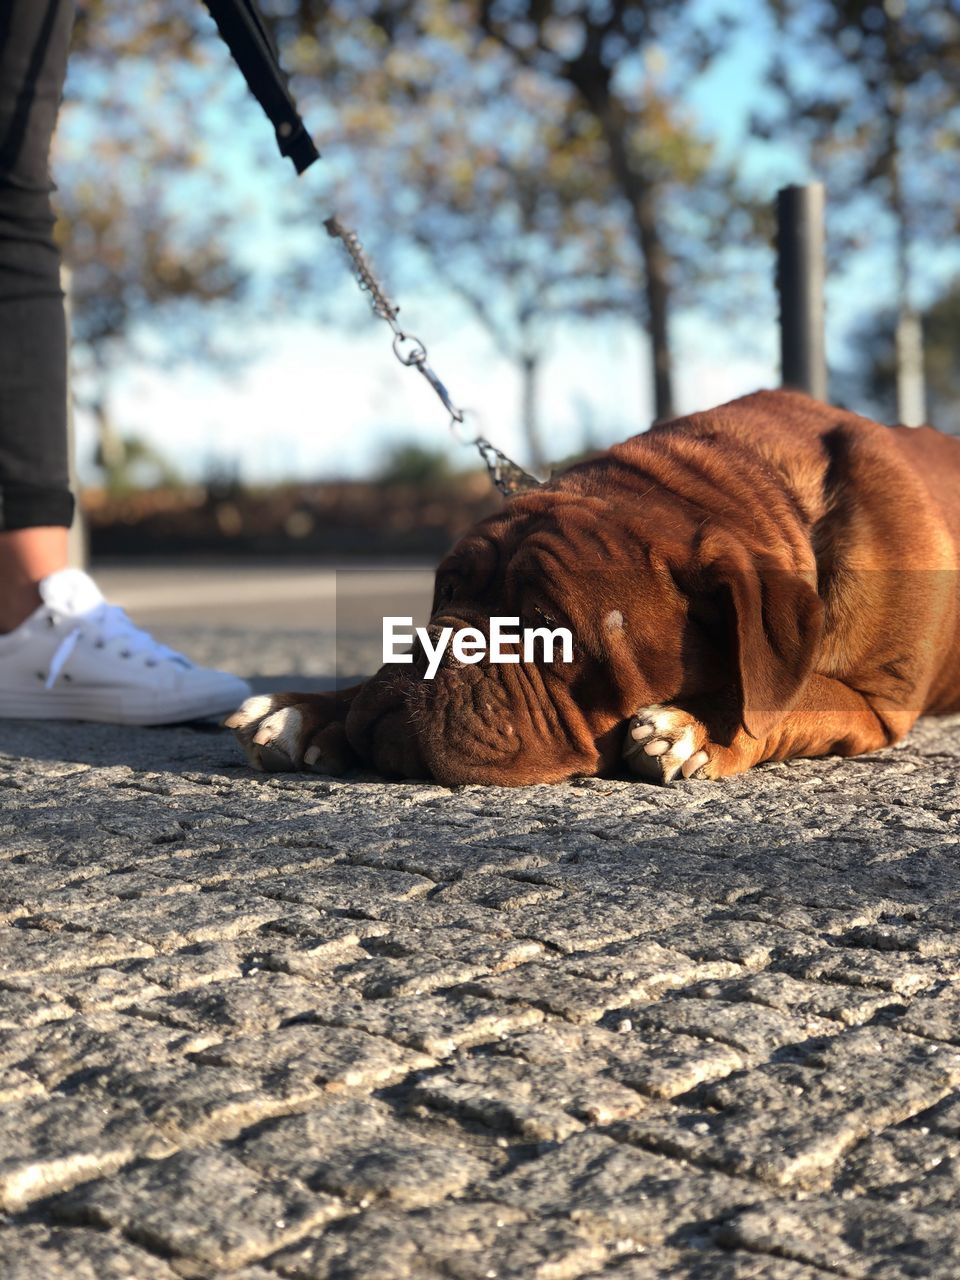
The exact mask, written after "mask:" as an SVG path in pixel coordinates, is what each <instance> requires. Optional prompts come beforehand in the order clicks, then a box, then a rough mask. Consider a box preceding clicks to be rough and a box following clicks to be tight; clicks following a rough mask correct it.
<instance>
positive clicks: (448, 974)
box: [330, 951, 536, 1000]
mask: <svg viewBox="0 0 960 1280" xmlns="http://www.w3.org/2000/svg"><path fill="white" fill-rule="evenodd" d="M533 954H536V952H535V951H534V952H533ZM487 972H488V970H487V966H486V965H484V964H478V963H476V962H470V961H464V960H457V959H455V958H453V957H443V958H440V957H434V956H432V955H430V954H429V953H427V954H421V955H419V956H404V957H403V958H399V957H394V956H371V955H369V954H366V953H364V954H362V955H361V956H360V957H358V958H357V959H356V960H354V961H352V962H351V963H347V964H344V965H341V966H338V968H337V969H335V970H334V971H333V972H332V973H331V975H330V976H331V978H332V980H333V981H334V982H336V983H337V984H338V985H342V986H343V987H345V988H349V989H350V990H351V991H352V992H353V993H354V994H355V995H356V996H357V997H358V998H368V999H371V1000H382V999H386V998H388V997H390V996H420V995H426V994H428V993H429V992H431V991H440V990H442V989H443V988H444V987H453V986H457V985H458V984H461V983H464V982H468V981H469V980H470V979H472V978H476V977H481V976H484V975H486V973H487Z"/></svg>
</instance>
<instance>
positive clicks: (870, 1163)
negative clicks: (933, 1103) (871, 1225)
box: [833, 1117, 960, 1215]
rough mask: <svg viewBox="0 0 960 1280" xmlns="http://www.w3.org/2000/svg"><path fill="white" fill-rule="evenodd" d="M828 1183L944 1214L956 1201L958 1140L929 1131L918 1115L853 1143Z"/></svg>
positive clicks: (847, 1194) (848, 1194) (959, 1193)
mask: <svg viewBox="0 0 960 1280" xmlns="http://www.w3.org/2000/svg"><path fill="white" fill-rule="evenodd" d="M833 1189H834V1191H836V1192H838V1193H839V1194H840V1195H842V1196H843V1197H844V1198H852V1197H854V1196H862V1195H868V1196H870V1197H873V1198H879V1199H883V1200H888V1201H890V1202H892V1203H894V1204H898V1205H901V1206H903V1207H904V1208H906V1209H921V1210H923V1211H924V1212H927V1213H930V1212H937V1211H941V1212H943V1213H945V1214H947V1215H949V1214H950V1213H954V1212H956V1210H957V1208H958V1206H960V1140H958V1139H956V1138H948V1137H944V1136H943V1135H941V1134H937V1133H931V1132H930V1130H929V1128H928V1127H927V1126H926V1125H924V1124H922V1117H920V1118H918V1119H917V1120H915V1121H913V1122H911V1123H910V1124H908V1125H903V1126H899V1127H897V1128H893V1129H887V1130H885V1131H884V1132H883V1133H878V1134H876V1135H875V1136H873V1137H870V1138H867V1139H866V1140H865V1141H864V1142H861V1143H859V1144H858V1145H857V1146H856V1147H855V1148H854V1149H853V1151H852V1152H851V1153H850V1154H849V1155H848V1156H847V1158H846V1159H845V1160H844V1161H843V1163H842V1165H841V1166H840V1167H839V1169H838V1171H837V1174H836V1177H835V1178H834V1181H833Z"/></svg>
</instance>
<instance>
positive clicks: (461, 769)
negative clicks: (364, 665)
mask: <svg viewBox="0 0 960 1280" xmlns="http://www.w3.org/2000/svg"><path fill="white" fill-rule="evenodd" d="M585 477H586V478H585ZM589 477H590V470H589V468H588V469H587V471H586V473H584V472H579V471H575V472H571V473H568V474H567V476H564V477H561V478H560V479H559V480H556V481H554V482H553V483H552V484H551V485H550V486H546V487H544V488H543V489H541V490H537V491H536V492H532V493H529V494H524V495H522V496H520V497H517V498H514V499H512V500H511V501H510V502H509V503H508V504H507V506H506V507H505V509H504V510H503V511H501V512H500V513H498V514H497V515H495V516H491V517H489V518H488V519H487V520H485V521H483V522H482V523H481V524H479V525H478V526H476V528H475V529H473V530H472V531H471V532H470V533H469V534H467V535H466V536H465V537H464V538H463V539H462V540H461V541H460V543H458V545H457V546H456V547H455V548H454V549H453V551H452V552H451V553H450V554H449V555H448V556H447V558H446V559H445V560H444V561H443V563H442V564H441V565H440V567H439V569H438V570H437V575H436V586H435V593H434V600H433V610H432V617H431V622H430V634H431V636H439V635H440V633H441V632H442V631H443V629H444V628H451V629H452V630H453V631H454V632H456V631H459V630H461V629H463V628H467V627H470V628H475V629H477V630H478V631H480V632H481V633H482V634H483V635H484V636H487V637H488V636H489V631H490V619H491V617H506V618H517V619H519V628H520V629H530V630H536V629H540V630H541V631H547V632H552V631H555V630H556V629H558V628H561V629H566V630H568V631H569V632H570V634H571V636H572V641H573V644H572V652H570V653H569V654H568V655H566V656H567V658H568V660H566V661H564V660H562V655H561V652H560V646H559V644H558V645H556V646H555V650H554V659H555V660H554V661H552V662H547V661H544V660H543V649H542V646H538V648H537V656H536V659H535V660H532V661H522V660H521V661H517V662H501V663H496V662H491V661H490V660H489V655H488V656H487V657H485V658H483V659H482V660H481V661H480V662H471V663H464V662H461V661H459V660H458V659H457V658H456V657H455V656H454V655H453V653H452V649H451V647H449V646H448V647H447V649H446V652H445V656H444V659H443V661H442V663H441V664H440V666H439V668H438V669H437V670H436V672H435V675H434V677H433V678H432V679H427V678H425V672H426V666H427V662H426V655H425V654H424V653H423V651H422V648H421V649H420V651H419V652H417V651H416V650H415V654H414V658H415V660H414V663H413V664H411V665H400V664H394V665H391V666H387V667H384V668H382V669H381V671H380V672H379V673H378V675H377V676H376V677H375V678H374V679H373V680H372V681H370V682H369V683H368V684H367V685H366V687H365V688H364V690H363V692H362V693H361V694H360V695H359V696H358V697H357V699H356V700H355V702H354V704H353V706H352V708H351V712H350V715H349V718H348V721H347V732H348V735H349V737H350V740H351V743H352V745H353V746H354V748H355V750H357V751H358V752H359V754H360V755H361V756H363V757H364V758H365V759H367V760H369V762H370V763H371V764H372V765H373V766H374V767H375V768H377V769H378V770H380V771H382V772H386V773H392V774H400V775H401V776H407V777H416V776H431V777H434V778H436V779H437V780H438V781H441V782H444V783H448V784H454V783H467V782H479V783H489V784H498V785H514V786H515V785H522V784H525V783H530V782H551V781H559V780H561V779H563V778H568V777H571V776H573V775H577V774H596V773H602V772H611V771H612V770H613V769H615V768H616V766H617V763H618V761H619V758H620V751H621V747H622V742H623V734H624V728H625V723H626V721H627V719H628V718H629V717H630V716H631V715H632V714H633V713H634V712H635V711H636V710H637V708H638V707H641V706H646V705H649V704H651V703H658V702H660V703H664V702H676V701H684V702H694V703H696V701H697V700H698V699H699V700H703V699H710V700H711V703H712V705H713V706H714V708H715V709H717V710H718V713H719V715H720V718H721V719H722V720H725V721H726V729H727V732H728V733H729V734H730V735H731V736H732V734H733V733H734V732H735V731H736V729H737V728H738V727H739V726H740V725H741V724H742V725H743V726H745V728H746V729H747V731H748V732H750V733H752V734H754V735H755V736H758V737H759V736H764V735H765V734H766V733H767V732H768V731H769V728H770V727H771V725H772V724H773V723H774V722H775V721H776V720H777V719H778V718H779V717H780V716H781V715H782V714H783V713H784V711H785V710H786V709H787V707H788V706H789V705H790V703H791V701H792V700H793V699H794V698H795V696H796V694H797V692H798V690H799V688H800V686H801V684H802V682H803V680H804V679H805V678H806V676H807V675H808V674H809V671H810V669H811V665H812V662H813V657H814V654H815V650H816V640H817V636H818V633H819V626H820V602H819V599H818V597H817V595H816V592H815V591H814V590H813V588H812V587H811V585H810V583H809V581H808V580H807V579H806V578H805V577H804V576H802V575H798V574H797V573H796V572H795V571H794V570H793V569H792V568H788V569H785V568H783V567H782V566H779V567H778V566H777V565H776V564H775V561H774V558H773V557H769V556H768V557H767V560H769V561H770V563H769V564H767V565H766V566H765V565H764V564H763V563H761V560H762V559H763V557H762V556H760V555H757V554H756V553H751V552H750V551H749V550H748V549H746V548H744V547H743V546H742V545H741V543H740V542H739V541H737V540H736V539H734V538H732V537H730V536H729V535H728V534H725V533H724V531H723V530H722V529H720V528H719V527H717V526H715V525H713V524H711V523H710V522H706V523H704V522H703V519H702V513H698V512H697V511H696V510H695V509H694V508H692V507H687V506H686V505H685V504H683V503H682V502H678V501H677V500H676V499H675V498H674V497H673V496H672V495H670V494H669V493H666V492H665V491H663V490H655V491H651V492H649V493H648V494H645V495H644V498H643V501H641V502H639V503H638V502H637V501H636V500H635V496H634V495H632V494H630V493H627V494H624V493H623V492H622V491H618V490H615V489H614V490H612V491H611V489H610V487H609V486H603V485H595V484H594V485H591V484H590V483H589ZM517 656H518V657H519V658H522V657H523V655H522V653H518V654H517Z"/></svg>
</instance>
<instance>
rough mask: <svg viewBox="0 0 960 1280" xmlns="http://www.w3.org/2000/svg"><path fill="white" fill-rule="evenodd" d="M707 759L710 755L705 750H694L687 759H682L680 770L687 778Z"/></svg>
mask: <svg viewBox="0 0 960 1280" xmlns="http://www.w3.org/2000/svg"><path fill="white" fill-rule="evenodd" d="M709 759H710V757H709V756H708V755H707V753H706V751H695V752H694V754H693V755H692V756H691V757H690V759H689V760H684V762H683V764H682V765H681V766H680V772H681V773H682V774H683V776H684V777H685V778H689V777H690V776H691V774H694V773H696V771H697V770H698V769H699V768H700V767H701V765H705V764H706V763H707V761H708V760H709Z"/></svg>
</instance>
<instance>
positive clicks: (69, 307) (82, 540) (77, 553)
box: [60, 266, 87, 569]
mask: <svg viewBox="0 0 960 1280" xmlns="http://www.w3.org/2000/svg"><path fill="white" fill-rule="evenodd" d="M60 288H61V289H62V290H63V309H64V313H65V315H66V322H67V459H68V466H69V470H70V489H71V492H72V493H73V494H74V496H75V497H76V499H77V505H76V507H75V509H74V513H73V524H72V525H71V527H70V534H69V540H68V543H67V554H68V556H69V558H70V565H71V567H72V568H74V569H85V568H86V567H87V530H86V525H85V522H84V519H83V514H82V512H81V511H80V484H79V481H78V479H77V441H76V433H75V430H74V427H75V423H74V414H73V410H74V405H73V386H72V382H73V378H72V370H73V341H72V339H73V274H72V272H71V271H70V268H69V267H66V266H61V268H60Z"/></svg>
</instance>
